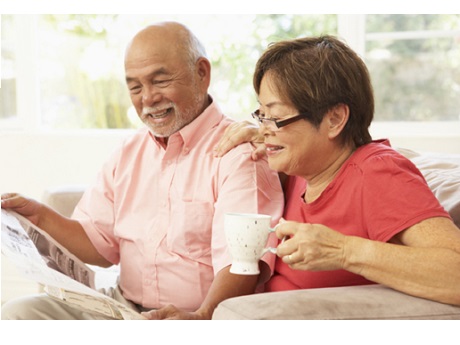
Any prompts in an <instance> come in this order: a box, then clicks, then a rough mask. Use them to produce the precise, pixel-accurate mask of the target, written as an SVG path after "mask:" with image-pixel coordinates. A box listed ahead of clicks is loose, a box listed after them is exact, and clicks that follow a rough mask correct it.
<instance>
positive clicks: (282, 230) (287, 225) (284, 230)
mask: <svg viewBox="0 0 460 345" xmlns="http://www.w3.org/2000/svg"><path fill="white" fill-rule="evenodd" d="M295 224H296V223H295V222H288V221H286V220H284V219H280V222H279V224H278V226H277V227H276V236H277V237H278V238H279V239H282V238H284V237H286V236H288V237H290V236H293V235H294V234H295V233H296V227H295Z"/></svg>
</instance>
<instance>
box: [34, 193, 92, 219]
mask: <svg viewBox="0 0 460 345" xmlns="http://www.w3.org/2000/svg"><path fill="white" fill-rule="evenodd" d="M84 191H85V186H60V187H56V188H50V189H47V190H46V191H45V193H44V194H43V198H42V201H43V203H45V204H46V205H48V206H50V207H51V208H53V209H54V210H56V211H57V212H59V213H60V214H62V215H63V216H66V217H70V216H71V215H72V213H73V210H74V209H75V206H77V203H78V202H79V201H80V199H81V197H82V196H83V192H84Z"/></svg>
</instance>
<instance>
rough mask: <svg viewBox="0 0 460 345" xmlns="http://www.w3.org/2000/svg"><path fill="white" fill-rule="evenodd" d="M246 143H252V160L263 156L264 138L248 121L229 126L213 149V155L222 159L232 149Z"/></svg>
mask: <svg viewBox="0 0 460 345" xmlns="http://www.w3.org/2000/svg"><path fill="white" fill-rule="evenodd" d="M246 142H250V143H252V144H253V145H254V146H255V148H256V149H255V150H254V152H253V154H252V158H253V159H254V160H257V159H259V158H260V157H263V156H264V155H265V145H264V144H263V142H264V138H263V136H261V135H260V134H259V127H258V126H256V125H255V124H253V123H252V122H249V121H241V122H235V123H232V124H231V125H229V126H228V127H227V129H226V130H225V132H224V135H223V136H222V138H221V139H220V141H219V143H218V144H217V145H216V147H215V148H214V154H215V156H216V157H222V156H224V155H225V154H226V153H227V152H228V151H230V150H231V149H233V148H234V147H236V146H238V145H240V144H242V143H246Z"/></svg>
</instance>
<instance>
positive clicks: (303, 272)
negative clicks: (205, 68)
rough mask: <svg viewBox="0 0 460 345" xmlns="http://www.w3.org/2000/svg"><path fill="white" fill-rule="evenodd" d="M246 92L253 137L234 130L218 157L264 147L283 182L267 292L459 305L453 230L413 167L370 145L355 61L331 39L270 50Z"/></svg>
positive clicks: (459, 240) (365, 99) (368, 112)
mask: <svg viewBox="0 0 460 345" xmlns="http://www.w3.org/2000/svg"><path fill="white" fill-rule="evenodd" d="M254 87H255V90H256V93H257V95H258V101H259V104H260V106H259V109H258V110H256V111H255V112H254V113H253V114H252V115H253V116H254V118H256V119H257V120H258V121H259V122H260V128H258V129H257V128H256V127H255V126H254V125H252V126H251V125H249V123H248V122H244V123H240V124H238V125H236V126H233V127H231V128H230V129H229V130H228V131H227V134H226V136H225V137H224V138H223V139H222V141H221V143H220V144H219V146H218V147H217V148H216V151H217V154H218V155H222V154H223V153H224V152H226V151H227V150H228V149H229V148H230V147H232V146H233V145H235V144H236V143H237V142H241V141H253V142H257V141H263V143H264V145H263V148H264V151H265V153H266V155H267V156H268V160H269V164H270V167H271V168H272V169H275V170H276V171H278V172H280V173H282V174H284V175H286V176H287V178H286V179H285V180H284V189H285V197H286V207H285V212H284V219H285V220H283V221H282V222H281V224H280V225H279V226H278V227H277V231H276V234H277V236H278V238H283V237H285V236H288V237H289V239H288V240H286V241H284V242H283V243H281V244H280V245H279V246H278V251H277V255H278V257H277V261H276V264H275V269H274V275H273V277H272V278H271V279H270V281H269V282H268V283H267V285H266V291H280V290H292V289H308V288H321V287H334V286H348V285H363V284H372V283H380V284H385V285H387V286H389V287H392V288H394V289H396V290H400V291H402V292H405V293H408V294H411V295H414V296H418V297H423V298H427V299H432V300H436V301H440V302H444V303H449V304H455V305H460V231H459V229H458V228H457V227H456V226H455V224H454V223H453V221H452V220H451V218H450V216H449V214H448V213H447V212H446V211H445V210H444V209H443V207H442V206H441V205H440V204H439V202H438V200H437V199H436V198H435V196H434V195H433V193H432V192H431V191H430V189H429V188H428V186H427V184H426V182H425V180H424V178H423V176H422V175H421V173H420V172H419V171H418V169H417V168H416V167H415V166H414V165H413V164H412V163H411V162H410V161H409V160H408V159H406V158H404V157H403V156H402V155H400V154H399V153H398V152H396V151H395V150H394V149H392V148H391V147H390V144H389V142H388V141H387V140H379V141H372V138H371V136H370V134H369V131H368V128H369V126H370V124H371V121H372V118H373V113H374V100H373V91H372V86H371V83H370V77H369V73H368V70H367V68H366V66H365V64H364V63H363V61H362V60H361V59H360V58H359V57H358V55H357V54H356V53H355V52H354V51H352V50H351V49H350V48H349V47H348V46H347V45H345V44H344V43H343V42H341V41H340V40H338V39H336V38H334V37H331V36H324V37H309V38H301V39H296V40H292V41H284V42H279V43H276V44H272V45H271V46H270V47H269V48H268V49H267V51H266V52H265V53H264V54H263V55H262V57H261V58H260V59H259V61H258V63H257V66H256V70H255V74H254ZM257 130H258V132H257ZM260 152H261V150H260V148H259V149H257V150H256V151H255V155H254V156H257V154H258V153H260Z"/></svg>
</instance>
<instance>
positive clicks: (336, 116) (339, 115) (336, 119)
mask: <svg viewBox="0 0 460 345" xmlns="http://www.w3.org/2000/svg"><path fill="white" fill-rule="evenodd" d="M326 116H327V121H328V122H327V124H328V133H329V139H335V138H337V137H338V136H339V135H340V133H341V132H342V130H343V129H344V128H345V125H346V124H347V122H348V118H349V117H350V108H349V107H348V105H346V104H343V103H339V104H337V105H335V106H334V107H333V108H332V109H331V110H329V112H328V113H327V115H326Z"/></svg>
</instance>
